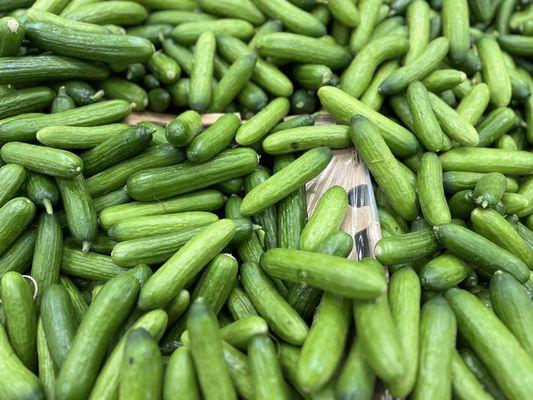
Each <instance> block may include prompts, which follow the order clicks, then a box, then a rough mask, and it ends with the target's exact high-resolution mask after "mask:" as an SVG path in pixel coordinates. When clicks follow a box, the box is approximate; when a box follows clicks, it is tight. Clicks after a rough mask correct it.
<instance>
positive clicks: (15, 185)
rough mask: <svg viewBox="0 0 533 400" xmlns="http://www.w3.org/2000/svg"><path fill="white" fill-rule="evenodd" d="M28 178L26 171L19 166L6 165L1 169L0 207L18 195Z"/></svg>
mask: <svg viewBox="0 0 533 400" xmlns="http://www.w3.org/2000/svg"><path fill="white" fill-rule="evenodd" d="M25 178H26V170H25V169H24V168H23V167H21V166H20V165H18V164H6V165H4V166H2V167H1V168H0V207H2V206H3V205H4V204H6V203H7V202H8V201H9V200H11V199H12V198H13V197H15V195H16V194H17V192H18V190H19V189H20V188H21V186H22V184H23V183H24V179H25Z"/></svg>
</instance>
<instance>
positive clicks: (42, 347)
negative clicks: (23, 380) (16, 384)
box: [37, 318, 56, 399]
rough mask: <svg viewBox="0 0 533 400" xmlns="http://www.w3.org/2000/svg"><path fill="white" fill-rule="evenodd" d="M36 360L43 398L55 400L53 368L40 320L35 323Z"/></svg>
mask: <svg viewBox="0 0 533 400" xmlns="http://www.w3.org/2000/svg"><path fill="white" fill-rule="evenodd" d="M37 360H38V364H39V368H38V372H39V380H40V381H41V384H42V386H43V391H44V394H45V397H46V398H52V399H53V398H55V385H56V377H55V367H54V363H53V362H52V356H51V354H50V350H49V348H48V344H47V342H46V336H45V334H44V330H43V324H42V321H41V319H40V318H39V321H38V323H37Z"/></svg>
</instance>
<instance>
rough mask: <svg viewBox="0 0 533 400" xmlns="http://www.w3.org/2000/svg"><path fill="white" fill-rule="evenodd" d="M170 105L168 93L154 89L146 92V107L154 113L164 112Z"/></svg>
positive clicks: (164, 90)
mask: <svg viewBox="0 0 533 400" xmlns="http://www.w3.org/2000/svg"><path fill="white" fill-rule="evenodd" d="M169 105H170V93H169V92H168V90H166V89H163V88H155V89H152V90H150V91H149V92H148V107H149V109H150V111H153V112H156V113H162V112H165V111H166V110H167V108H168V106H169Z"/></svg>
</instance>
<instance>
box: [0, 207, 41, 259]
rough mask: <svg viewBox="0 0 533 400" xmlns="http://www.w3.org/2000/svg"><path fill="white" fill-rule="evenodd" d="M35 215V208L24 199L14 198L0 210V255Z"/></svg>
mask: <svg viewBox="0 0 533 400" xmlns="http://www.w3.org/2000/svg"><path fill="white" fill-rule="evenodd" d="M34 215H35V206H34V205H33V203H32V202H31V201H30V200H29V199H27V198H26V197H15V198H14V199H12V200H9V201H8V202H7V203H6V204H4V206H3V207H2V208H0V220H1V221H3V222H2V223H3V224H5V225H3V228H2V230H1V231H0V255H1V254H3V253H4V252H5V251H6V250H7V249H8V248H9V247H10V246H11V244H13V243H14V242H15V240H16V239H17V237H18V236H19V235H20V234H21V233H22V232H23V231H24V229H26V228H27V227H28V225H30V223H31V221H32V220H33V217H34Z"/></svg>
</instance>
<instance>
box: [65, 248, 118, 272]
mask: <svg viewBox="0 0 533 400" xmlns="http://www.w3.org/2000/svg"><path fill="white" fill-rule="evenodd" d="M124 271H125V269H124V268H121V267H119V266H118V265H115V264H114V263H113V262H112V261H111V257H109V256H106V255H103V254H98V253H93V252H85V253H84V252H82V251H80V250H77V249H74V248H72V247H68V246H65V247H63V256H62V259H61V272H63V273H65V274H68V275H71V276H76V277H79V278H83V279H88V280H93V281H107V280H109V279H111V278H113V277H114V276H116V275H119V274H121V273H122V272H124Z"/></svg>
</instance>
